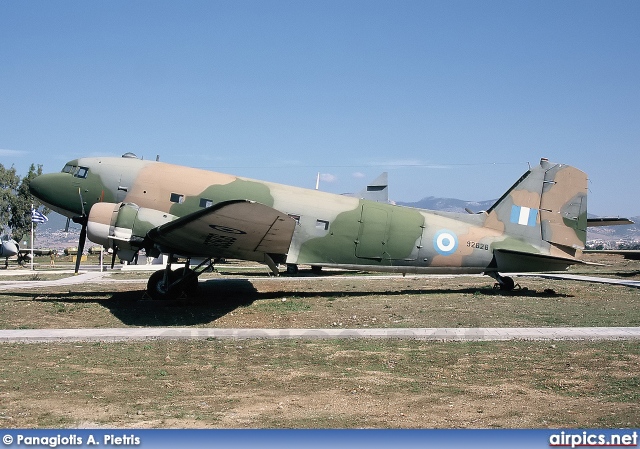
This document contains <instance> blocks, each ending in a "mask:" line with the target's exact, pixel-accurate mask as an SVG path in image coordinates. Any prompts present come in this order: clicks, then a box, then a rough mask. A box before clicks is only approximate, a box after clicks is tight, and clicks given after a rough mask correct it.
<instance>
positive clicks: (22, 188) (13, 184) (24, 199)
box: [2, 164, 50, 242]
mask: <svg viewBox="0 0 640 449" xmlns="http://www.w3.org/2000/svg"><path fill="white" fill-rule="evenodd" d="M3 169H4V167H3ZM11 170H13V176H14V177H13V178H12V177H11V173H9V175H7V180H8V181H10V182H8V183H7V189H6V191H5V190H3V199H4V193H8V195H9V196H8V198H7V200H6V203H5V202H3V203H2V213H3V214H6V215H7V217H8V219H7V222H6V224H7V226H8V227H9V228H10V229H11V235H12V238H13V239H14V240H16V241H18V242H19V241H21V240H22V238H23V236H25V235H28V234H29V233H30V232H31V205H33V207H35V208H36V209H37V208H39V207H40V206H42V203H41V202H40V201H38V199H37V198H36V197H34V196H33V195H31V192H29V184H30V183H31V180H32V179H33V178H35V177H36V176H38V175H41V174H42V165H38V167H37V168H36V166H35V165H34V164H31V166H30V167H29V173H27V176H25V177H24V178H22V180H20V177H19V176H17V175H16V174H15V169H14V168H13V167H11V169H10V170H8V171H9V172H11ZM7 206H8V207H7ZM41 212H42V213H43V214H44V215H47V214H48V213H49V212H50V210H49V209H47V208H46V207H45V208H44V209H43V210H41ZM3 223H4V222H3ZM35 226H37V224H36V223H34V227H35Z"/></svg>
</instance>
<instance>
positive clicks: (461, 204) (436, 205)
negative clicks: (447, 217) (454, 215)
mask: <svg viewBox="0 0 640 449" xmlns="http://www.w3.org/2000/svg"><path fill="white" fill-rule="evenodd" d="M495 202H496V200H488V201H465V200H457V199H455V198H436V197H435V196H428V197H426V198H422V199H421V200H420V201H416V202H415V203H404V202H401V201H397V202H396V204H398V205H400V206H409V207H417V208H419V209H429V210H439V211H443V212H465V208H467V209H470V210H472V211H473V212H480V211H481V210H487V209H489V208H490V207H491V206H493V203H495Z"/></svg>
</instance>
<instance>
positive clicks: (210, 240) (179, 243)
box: [147, 200, 296, 260]
mask: <svg viewBox="0 0 640 449" xmlns="http://www.w3.org/2000/svg"><path fill="white" fill-rule="evenodd" d="M295 225H296V222H295V221H294V220H293V219H292V218H291V217H289V216H288V215H287V214H285V213H283V212H280V211H278V210H276V209H274V208H272V207H269V206H266V205H264V204H260V203H256V202H253V201H246V200H233V201H225V202H222V203H218V204H216V205H213V206H211V207H207V208H205V209H202V210H200V211H198V212H194V213H192V214H189V215H186V216H184V217H180V218H178V219H176V220H173V221H171V222H169V223H166V224H164V225H161V226H158V227H156V228H153V229H151V230H150V231H149V232H148V234H147V237H148V238H149V239H150V240H151V241H152V242H154V243H156V244H158V245H159V246H160V247H161V249H162V251H163V252H172V253H175V254H179V255H183V256H200V257H202V256H204V257H226V258H237V259H246V260H262V259H263V258H264V256H263V255H264V254H286V253H287V252H288V250H289V245H290V243H291V238H292V236H293V231H294V229H295Z"/></svg>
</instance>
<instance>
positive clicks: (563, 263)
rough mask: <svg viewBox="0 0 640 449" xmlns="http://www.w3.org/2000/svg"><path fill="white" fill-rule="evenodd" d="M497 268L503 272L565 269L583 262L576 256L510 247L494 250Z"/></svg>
mask: <svg viewBox="0 0 640 449" xmlns="http://www.w3.org/2000/svg"><path fill="white" fill-rule="evenodd" d="M493 255H494V258H495V263H496V268H497V269H496V270H495V271H499V272H501V273H516V272H521V271H522V272H526V271H529V272H531V271H564V270H566V269H567V268H569V267H570V266H571V265H575V264H582V263H583V262H582V261H580V260H578V259H574V258H565V257H558V256H550V255H548V254H537V253H529V252H524V251H514V250H509V249H496V250H494V251H493Z"/></svg>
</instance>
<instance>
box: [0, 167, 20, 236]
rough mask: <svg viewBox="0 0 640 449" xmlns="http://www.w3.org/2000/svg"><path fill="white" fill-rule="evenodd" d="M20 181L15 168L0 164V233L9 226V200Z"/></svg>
mask: <svg viewBox="0 0 640 449" xmlns="http://www.w3.org/2000/svg"><path fill="white" fill-rule="evenodd" d="M19 183H20V177H19V176H18V175H17V174H16V169H15V168H14V167H13V166H11V168H5V167H4V165H2V164H0V234H3V233H4V232H5V229H6V228H7V227H9V220H10V218H11V200H12V198H13V197H14V196H15V194H16V191H17V189H18V185H19Z"/></svg>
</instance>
